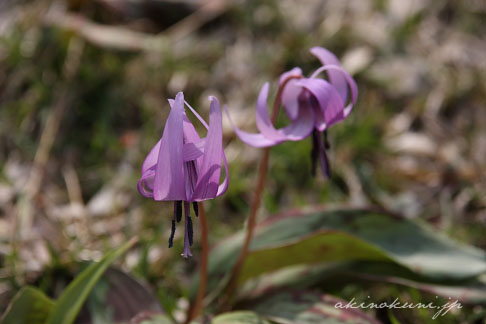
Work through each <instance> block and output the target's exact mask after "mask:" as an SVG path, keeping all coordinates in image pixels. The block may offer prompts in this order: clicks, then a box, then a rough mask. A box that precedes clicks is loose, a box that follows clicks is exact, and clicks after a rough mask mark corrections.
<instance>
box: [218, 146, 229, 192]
mask: <svg viewBox="0 0 486 324" xmlns="http://www.w3.org/2000/svg"><path fill="white" fill-rule="evenodd" d="M223 164H224V172H225V173H224V180H223V182H222V183H221V184H220V185H219V187H218V192H217V193H216V196H221V195H222V194H224V193H225V192H226V190H228V185H229V167H228V160H227V159H226V155H225V154H224V150H223Z"/></svg>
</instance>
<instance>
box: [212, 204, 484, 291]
mask: <svg viewBox="0 0 486 324" xmlns="http://www.w3.org/2000/svg"><path fill="white" fill-rule="evenodd" d="M242 240H243V233H238V234H237V235H234V236H232V237H230V238H229V239H227V240H225V241H223V242H222V243H221V244H219V245H218V246H216V247H215V248H214V249H213V250H212V252H211V259H210V264H209V273H210V282H209V287H210V289H209V290H210V291H211V290H214V289H215V287H217V284H218V282H219V281H221V280H222V279H223V278H224V276H225V274H226V273H228V271H229V270H230V269H231V267H232V266H233V264H234V262H235V260H236V258H237V256H238V252H239V249H240V246H241V243H242ZM357 260H364V261H382V262H388V263H394V264H397V265H400V266H401V267H403V268H404V269H406V270H407V271H409V272H411V273H415V274H417V275H420V276H422V277H424V278H428V279H429V280H464V279H467V278H472V277H474V276H477V275H479V274H481V273H483V272H485V271H486V257H485V253H484V252H482V251H481V250H479V249H476V248H473V247H469V246H465V245H462V244H460V243H457V242H455V241H453V240H451V239H449V238H447V237H445V236H443V235H441V234H439V233H437V232H436V231H434V230H433V229H432V228H430V227H429V226H428V225H426V224H421V223H416V222H412V221H410V220H406V219H402V218H397V217H394V216H392V215H388V214H385V213H382V212H377V211H370V210H334V211H318V212H313V213H308V214H303V213H298V212H297V213H294V214H287V215H284V216H275V217H273V218H270V219H269V220H267V221H265V222H264V223H263V224H260V226H259V227H258V228H257V231H256V235H255V237H254V239H253V241H252V244H251V247H250V253H249V255H248V258H247V260H246V261H245V264H244V266H243V269H242V272H241V275H240V278H239V284H240V285H241V284H242V283H244V282H245V281H247V280H248V279H250V278H255V277H257V276H259V275H262V274H264V273H269V272H272V271H276V270H279V269H282V268H284V267H288V266H294V265H299V264H317V263H323V262H335V261H357ZM464 265H467V266H464Z"/></svg>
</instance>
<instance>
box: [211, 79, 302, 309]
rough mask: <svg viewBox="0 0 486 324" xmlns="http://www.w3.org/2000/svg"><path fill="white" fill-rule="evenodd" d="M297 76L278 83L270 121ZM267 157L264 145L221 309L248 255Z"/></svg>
mask: <svg viewBox="0 0 486 324" xmlns="http://www.w3.org/2000/svg"><path fill="white" fill-rule="evenodd" d="M298 78H300V76H297V75H289V76H288V77H287V78H286V79H285V80H284V81H283V82H281V83H280V86H279V88H278V91H277V95H276V97H275V101H274V104H273V109H272V115H271V121H272V123H275V120H276V119H277V116H278V112H279V109H280V105H281V102H282V93H283V89H284V88H285V86H286V84H287V82H289V81H290V80H292V79H298ZM269 158H270V146H269V147H265V148H264V150H263V155H262V159H261V161H260V169H259V171H258V178H257V185H256V189H255V195H254V196H253V201H252V204H251V210H250V215H249V217H248V224H247V227H246V234H245V241H244V242H243V246H242V248H241V251H240V254H239V256H238V259H237V261H236V263H235V265H234V266H233V269H232V271H231V274H230V277H229V280H228V282H227V284H226V287H225V288H224V290H223V294H222V296H223V299H222V301H221V309H222V310H226V309H227V308H228V307H229V304H230V301H231V299H232V296H234V291H235V289H236V286H237V283H238V276H239V275H240V272H241V269H242V267H243V264H244V262H245V259H246V257H247V255H248V251H249V248H250V243H251V239H252V238H253V234H254V231H255V227H256V222H257V213H258V210H259V208H260V204H261V198H262V194H263V189H264V187H265V180H266V175H267V171H268V161H269Z"/></svg>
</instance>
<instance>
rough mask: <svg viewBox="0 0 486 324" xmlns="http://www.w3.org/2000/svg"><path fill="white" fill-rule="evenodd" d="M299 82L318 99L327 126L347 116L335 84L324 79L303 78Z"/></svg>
mask: <svg viewBox="0 0 486 324" xmlns="http://www.w3.org/2000/svg"><path fill="white" fill-rule="evenodd" d="M299 83H300V84H301V85H302V86H303V87H304V88H305V89H307V90H308V91H309V92H311V93H312V95H314V97H315V98H316V99H317V102H318V104H319V106H320V109H321V111H322V113H323V114H324V121H325V123H326V127H330V126H331V125H332V124H335V123H337V122H340V121H342V120H343V119H344V118H345V117H344V103H343V101H342V100H341V97H340V96H339V93H338V92H337V91H336V88H335V87H334V86H333V85H331V84H330V83H329V82H327V81H325V80H322V79H302V80H299Z"/></svg>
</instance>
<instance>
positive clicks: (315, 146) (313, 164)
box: [311, 130, 319, 177]
mask: <svg viewBox="0 0 486 324" xmlns="http://www.w3.org/2000/svg"><path fill="white" fill-rule="evenodd" d="M318 154H319V149H318V143H317V131H315V130H314V131H313V132H312V151H311V174H312V176H313V177H315V176H316V163H317V156H318Z"/></svg>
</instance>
